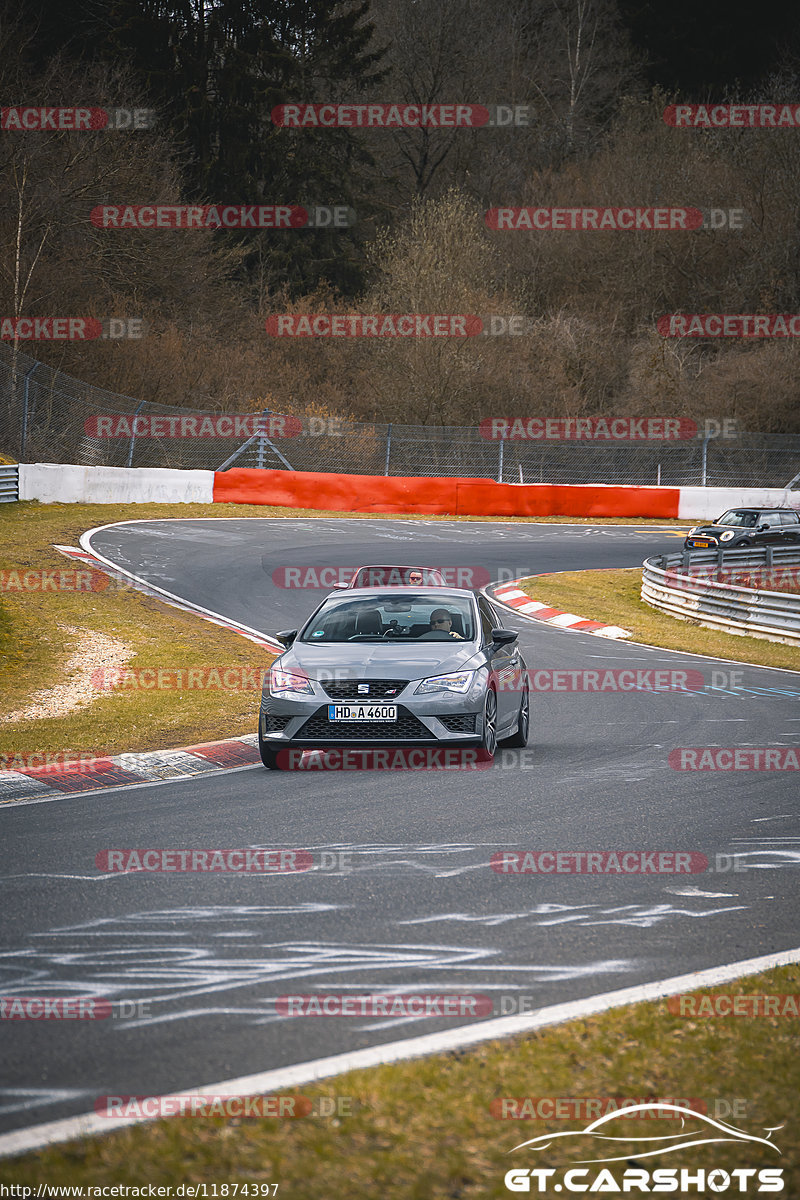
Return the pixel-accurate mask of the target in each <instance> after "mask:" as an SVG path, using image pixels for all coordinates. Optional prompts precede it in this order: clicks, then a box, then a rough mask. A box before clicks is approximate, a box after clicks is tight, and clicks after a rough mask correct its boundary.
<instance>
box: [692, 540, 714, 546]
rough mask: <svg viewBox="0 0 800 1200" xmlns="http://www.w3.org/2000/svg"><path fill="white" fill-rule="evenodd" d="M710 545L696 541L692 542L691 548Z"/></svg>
mask: <svg viewBox="0 0 800 1200" xmlns="http://www.w3.org/2000/svg"><path fill="white" fill-rule="evenodd" d="M710 544H711V543H710V542H698V541H694V542H692V545H693V546H709V545H710Z"/></svg>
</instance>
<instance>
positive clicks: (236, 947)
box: [0, 519, 800, 1131]
mask: <svg viewBox="0 0 800 1200" xmlns="http://www.w3.org/2000/svg"><path fill="white" fill-rule="evenodd" d="M92 545H93V547H94V549H95V550H96V551H98V552H99V553H100V554H102V555H105V556H106V557H108V558H110V559H111V560H112V561H113V562H115V563H117V564H119V565H120V566H123V567H125V568H126V569H128V570H130V571H133V572H135V573H136V574H138V575H140V576H141V577H142V578H145V579H147V580H148V581H150V582H152V583H154V584H156V585H158V586H159V587H161V588H165V589H167V590H168V591H170V592H173V593H175V594H178V595H180V596H181V597H183V598H185V599H188V600H190V601H192V602H193V603H195V604H199V605H203V606H205V607H207V608H209V609H211V610H213V611H215V612H218V613H222V614H224V615H226V616H227V617H229V618H233V619H235V620H236V621H239V622H243V623H245V624H247V625H249V626H251V627H253V628H255V629H258V630H260V631H262V632H264V633H268V634H274V633H275V632H277V631H278V630H281V629H285V628H294V627H295V626H296V625H297V624H298V622H299V621H300V620H302V619H303V618H304V617H305V616H306V615H307V614H308V613H309V612H310V611H311V609H312V607H313V606H314V605H315V604H316V602H317V601H318V599H319V598H320V596H321V595H323V594H324V591H325V590H329V589H323V590H322V591H320V590H296V589H295V590H292V589H287V588H282V587H279V586H276V583H275V581H274V579H273V573H274V572H275V571H278V570H280V569H283V568H285V567H286V566H287V565H293V566H303V567H309V566H313V567H314V568H315V569H319V568H321V567H323V566H337V567H338V566H340V565H348V566H353V567H355V566H358V565H360V564H362V563H369V562H397V563H420V564H428V565H437V566H440V565H445V566H449V565H453V566H455V565H462V566H463V565H468V566H472V567H479V568H482V569H485V571H486V572H487V574H488V575H489V576H490V577H491V578H493V579H499V580H501V581H508V580H510V579H514V578H517V577H518V576H520V575H524V574H536V573H540V572H547V571H558V570H566V569H580V568H600V567H622V566H628V567H629V566H636V565H639V564H640V563H641V561H642V559H643V558H645V557H646V556H648V555H650V554H655V553H660V552H664V551H674V550H675V549H676V548H677V547H679V546H680V541H679V540H678V539H677V537H676V536H675V534H674V533H672V534H670V533H669V532H667V531H666V530H663V531H653V530H646V529H645V528H639V527H634V526H628V527H625V526H616V527H615V526H603V527H595V526H577V525H564V526H558V525H533V524H513V523H508V524H504V523H502V522H498V523H496V524H488V523H485V522H473V523H468V522H428V521H408V520H403V521H399V520H398V521H392V520H390V519H378V520H374V521H373V520H370V521H362V520H358V521H348V520H335V519H333V520H328V519H319V520H308V519H296V520H286V519H281V520H269V519H254V520H244V519H240V520H236V519H219V520H208V521H199V520H188V521H154V522H146V523H144V522H140V523H133V524H128V525H121V526H114V527H110V528H108V529H105V530H102V531H100V532H98V533H96V534H95V535H94V536H93V540H92ZM276 578H280V576H278V577H276ZM581 615H583V616H589V617H591V616H592V615H593V614H592V613H583V614H581ZM507 624H509V625H510V626H511V627H512V628H514V629H518V630H519V632H520V645H521V647H522V649H523V653H524V654H525V657H526V659H527V661H528V664H529V666H530V667H531V668H532V669H540V668H541V669H547V668H567V669H572V670H577V669H580V668H592V667H594V668H603V667H609V668H619V667H629V666H633V667H637V668H647V669H653V668H684V669H687V670H689V669H692V670H701V671H702V672H703V673H704V675H705V677H706V683H707V686H706V688H705V690H703V691H697V692H686V693H682V692H664V693H660V694H651V693H648V692H633V693H628V694H610V693H609V694H602V695H598V694H592V693H582V694H581V693H579V694H576V693H544V692H542V693H534V694H533V695H532V705H531V709H532V712H531V717H532V720H531V736H530V741H529V751H530V752H529V753H528V755H527V756H523V757H521V756H520V752H514V753H513V754H511V753H508V752H507V759H506V760H505V761H504V759H503V757H502V752H500V753H499V757H498V759H497V760H496V762H495V765H494V766H493V767H492V768H491V769H490V770H480V771H475V772H471V771H470V772H468V771H460V772H447V771H420V772H398V771H384V772H380V771H378V772H361V771H349V772H327V773H324V774H323V773H320V772H291V773H288V772H287V773H278V772H270V773H268V772H266V771H264V770H263V769H262V768H261V767H260V766H258V767H248V768H244V769H239V770H234V771H227V772H222V773H219V774H213V775H206V776H204V777H198V778H196V779H185V780H181V781H179V782H172V783H163V784H152V785H151V784H145V785H139V786H136V787H131V788H117V789H114V790H111V791H107V792H94V793H89V794H87V793H84V794H72V795H64V796H63V797H59V798H58V799H56V800H54V801H52V802H49V803H38V804H37V803H29V804H11V805H8V806H5V807H3V808H2V810H0V830H1V832H0V847H1V849H0V856H1V857H0V884H1V885H2V911H3V928H2V948H1V949H0V974H1V975H2V985H1V986H0V991H2V993H3V994H4V995H6V996H8V995H12V994H16V995H20V996H26V995H42V994H49V995H60V996H67V995H83V996H86V995H100V996H107V997H109V998H111V999H112V1000H126V1001H143V1002H145V1004H144V1006H143V1007H140V1009H138V1010H134V1006H133V1005H129V1006H128V1009H127V1011H128V1012H129V1013H132V1014H133V1015H130V1016H128V1017H125V1018H120V1017H114V1018H112V1019H107V1020H102V1021H57V1020H51V1021H31V1020H28V1021H19V1022H15V1023H14V1024H13V1025H12V1024H11V1023H9V1022H4V1025H5V1027H6V1028H5V1030H4V1032H5V1033H6V1037H5V1038H4V1041H5V1047H4V1052H3V1057H4V1087H3V1088H2V1090H0V1129H2V1130H3V1131H7V1130H12V1129H19V1128H22V1127H25V1126H28V1125H32V1124H37V1123H39V1122H42V1121H51V1120H55V1119H56V1118H59V1117H65V1116H69V1115H72V1114H77V1113H83V1112H87V1111H91V1110H92V1108H93V1106H94V1102H95V1098H96V1097H99V1096H102V1095H108V1094H115V1095H132V1094H133V1095H157V1094H161V1093H164V1092H175V1091H179V1090H183V1089H186V1088H191V1087H197V1086H199V1085H204V1084H211V1083H214V1082H215V1081H220V1080H224V1079H229V1078H232V1077H237V1076H240V1075H247V1074H251V1073H253V1072H256V1071H260V1070H268V1069H271V1068H275V1067H280V1066H283V1065H288V1064H293V1063H302V1062H305V1061H307V1060H310V1059H315V1058H321V1057H325V1056H328V1055H332V1054H337V1053H341V1052H343V1051H345V1050H352V1049H358V1048H361V1047H365V1046H369V1045H377V1044H381V1043H384V1042H395V1041H397V1040H398V1039H404V1038H408V1037H416V1036H417V1035H419V1034H421V1033H429V1032H433V1031H436V1030H438V1029H449V1028H452V1027H453V1025H454V1024H455V1023H456V1022H455V1021H454V1019H453V1018H452V1017H450V1018H447V1017H436V1016H433V1017H424V1018H416V1019H414V1018H402V1019H400V1018H395V1019H391V1018H386V1017H341V1018H337V1017H286V1016H282V1015H280V1014H279V1013H278V1012H277V1011H276V997H278V996H280V995H284V994H287V993H293V994H295V993H315V992H346V993H348V994H353V993H363V992H374V991H382V992H385V991H390V990H391V991H399V992H406V993H409V992H413V993H417V992H420V991H424V992H426V993H431V992H433V993H455V992H468V993H472V994H474V993H480V994H481V995H489V996H491V997H492V998H493V1000H494V1001H495V1003H496V1005H497V1008H496V1012H497V1014H498V1015H499V1014H500V1012H501V1011H505V1012H511V1011H513V1007H512V1006H513V1005H514V1004H519V1003H520V1001H521V999H522V998H523V997H524V998H527V999H526V1000H525V1001H524V1004H525V1006H526V1007H528V1008H529V1007H530V1006H531V1005H533V1006H534V1007H541V1006H544V1005H549V1004H554V1003H558V1002H561V1001H565V1000H573V999H579V998H581V997H587V996H591V995H593V994H596V993H599V992H606V991H611V990H614V989H618V988H623V987H627V986H631V985H634V984H638V983H644V982H649V981H653V980H660V979H665V978H668V977H671V976H674V975H678V974H681V973H684V972H686V971H690V970H695V969H702V968H706V967H713V966H716V965H720V964H725V963H730V962H735V961H738V960H742V959H746V958H751V957H755V956H758V955H765V954H770V953H773V952H777V951H781V950H786V949H790V948H792V947H794V946H795V945H796V944H797V942H798V937H797V928H796V924H797V923H796V912H797V896H798V889H797V880H798V863H800V831H798V826H797V818H796V814H797V810H798V802H797V796H798V787H797V781H798V775H797V773H795V772H791V771H789V772H786V771H757V772H756V771H750V772H741V771H740V772H736V773H733V772H724V771H704V772H692V771H677V770H673V769H672V768H671V767H670V766H669V765H668V761H667V759H668V754H669V752H670V750H672V749H674V748H676V747H682V746H688V747H695V746H737V745H738V746H751V747H790V746H791V747H796V746H797V744H798V740H799V739H798V732H800V731H798V726H800V704H798V700H800V676H797V675H794V674H792V673H791V672H780V671H774V670H769V669H766V668H755V667H736V668H732V667H731V666H730V664H726V663H723V662H717V661H715V660H707V659H699V658H696V657H693V656H689V655H686V656H684V655H680V654H673V653H670V652H667V651H661V650H653V649H649V648H645V647H640V646H635V645H627V644H625V643H624V642H617V641H608V640H606V639H602V638H599V637H595V636H591V635H588V634H582V633H574V632H564V631H561V630H558V629H553V628H550V627H548V626H544V625H536V624H534V623H532V622H529V621H525V620H522V619H519V618H517V617H516V616H514V615H513V614H509V615H508V617H507ZM736 650H737V642H736V639H734V638H731V654H732V655H733V656H734V657H735V655H736ZM176 665H179V664H176ZM731 670H737V671H739V672H741V674H740V675H739V676H737V677H734V679H733V680H731V678H730V676H729V674H728V672H730V671H731ZM712 672H716V674H713V675H712ZM257 707H258V696H257V694H256V693H254V695H253V723H252V728H251V729H250V730H246V731H245V730H243V731H242V732H254V731H255V728H256V711H257ZM102 749H103V748H102V747H99V748H98V753H101V752H102ZM116 847H159V848H176V849H177V848H217V847H276V848H280V847H291V848H303V849H307V850H310V851H312V852H315V853H317V854H318V853H319V851H320V850H328V851H333V852H334V853H332V854H330V855H329V857H328V858H327V860H326V861H327V862H329V863H332V864H335V867H333V868H332V869H329V870H323V869H321V868H319V869H314V870H312V871H308V872H303V873H299V874H280V875H275V874H273V875H261V876H257V875H253V874H249V875H235V874H208V873H181V874H167V873H160V874H155V873H135V874H125V875H120V874H112V875H109V874H103V873H102V872H101V871H99V870H98V869H97V868H96V867H95V855H96V854H97V853H98V852H99V851H101V850H105V849H109V848H116ZM504 849H533V850H608V851H618V852H621V851H625V850H640V851H641V850H644V851H684V852H696V853H703V854H705V855H706V856H707V857H708V858H709V860H710V861H711V863H712V864H715V863H716V861H717V860H716V856H717V855H723V856H726V857H724V858H722V859H720V865H722V866H726V865H727V866H728V867H731V868H732V867H733V865H734V864H736V865H737V866H738V867H739V869H738V870H737V871H735V872H734V871H733V870H732V869H731V870H727V871H724V870H723V871H715V872H704V873H700V874H693V875H690V876H687V875H670V874H659V875H654V874H634V875H626V876H624V877H619V876H617V875H587V874H584V875H580V874H552V875H542V874H527V875H514V874H509V875H503V874H498V873H496V872H495V871H493V870H491V869H490V866H489V859H490V856H491V854H492V852H493V851H496V850H504ZM338 852H342V853H343V854H345V855H346V856H347V857H346V858H345V859H340V858H338V857H337V855H338ZM734 856H735V857H734ZM458 1023H463V1020H462V1019H459V1021H458Z"/></svg>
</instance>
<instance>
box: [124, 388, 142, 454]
mask: <svg viewBox="0 0 800 1200" xmlns="http://www.w3.org/2000/svg"><path fill="white" fill-rule="evenodd" d="M145 404H147V401H146V400H143V401H142V402H141V404H140V405H139V406H138V408H137V409H136V412H135V413H134V414H133V421H132V423H131V440H130V444H129V446H128V461H127V462H126V463H125V466H126V467H129V466H130V465H131V464H132V462H133V447H134V445H135V444H136V418H137V417H138V415H139V413H140V412H141V411H142V409H143V408H144V406H145Z"/></svg>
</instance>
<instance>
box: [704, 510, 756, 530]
mask: <svg viewBox="0 0 800 1200" xmlns="http://www.w3.org/2000/svg"><path fill="white" fill-rule="evenodd" d="M757 517H758V514H757V513H754V512H747V511H745V510H744V509H741V508H732V509H731V510H730V512H726V513H723V514H722V516H721V517H720V518H719V520H717V521H715V522H714V524H715V525H736V526H737V527H738V528H740V529H752V528H753V526H754V525H755V523H756V520H757Z"/></svg>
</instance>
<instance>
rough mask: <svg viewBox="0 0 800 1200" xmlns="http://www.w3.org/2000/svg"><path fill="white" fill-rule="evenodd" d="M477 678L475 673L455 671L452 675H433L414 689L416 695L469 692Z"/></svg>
mask: <svg viewBox="0 0 800 1200" xmlns="http://www.w3.org/2000/svg"><path fill="white" fill-rule="evenodd" d="M474 678H475V672H474V671H453V673H452V674H451V675H431V676H429V678H428V679H423V680H422V683H420V684H419V685H418V686H417V687H416V688H415V689H414V695H415V696H418V695H420V694H422V695H425V693H426V692H461V693H462V694H463V693H464V692H468V691H469V689H470V688H471V686H472V680H473V679H474Z"/></svg>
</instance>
